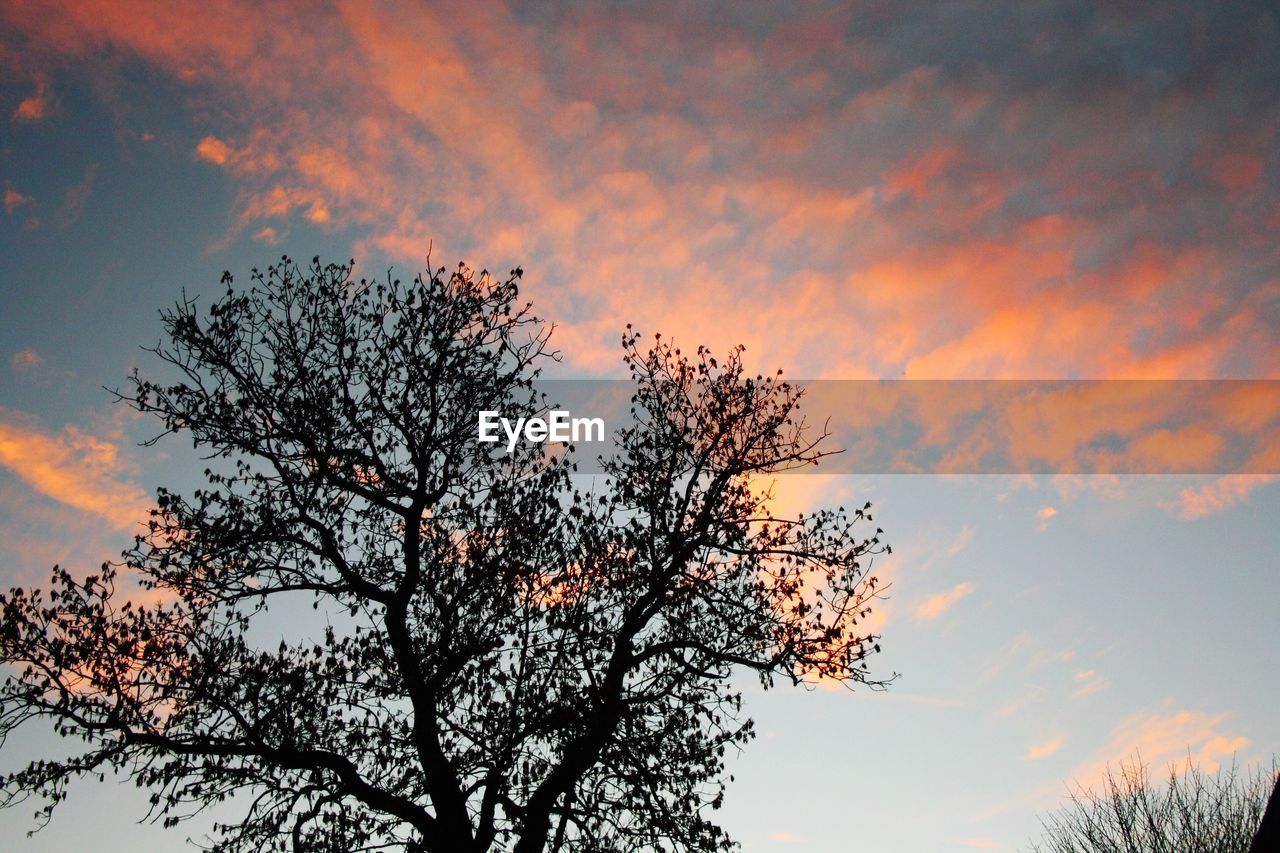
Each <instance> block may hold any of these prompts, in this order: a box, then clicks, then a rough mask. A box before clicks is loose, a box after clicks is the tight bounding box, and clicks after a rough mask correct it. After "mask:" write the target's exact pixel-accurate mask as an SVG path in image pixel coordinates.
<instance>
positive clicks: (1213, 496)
mask: <svg viewBox="0 0 1280 853" xmlns="http://www.w3.org/2000/svg"><path fill="white" fill-rule="evenodd" d="M1277 479H1280V477H1276V476H1275V475H1273V474H1228V475H1226V476H1224V477H1219V478H1217V479H1216V480H1214V481H1213V482H1211V483H1208V484H1206V485H1203V486H1200V487H1199V488H1193V487H1191V486H1187V487H1185V488H1183V489H1182V491H1181V492H1179V494H1178V498H1177V500H1175V501H1168V502H1166V503H1164V504H1162V506H1163V507H1164V508H1165V509H1166V510H1168V511H1169V512H1172V513H1174V514H1176V515H1179V516H1181V517H1182V518H1183V519H1186V520H1187V521H1191V520H1193V519H1197V518H1203V517H1204V516H1206V515H1214V514H1217V513H1221V512H1226V511H1227V510H1228V509H1231V508H1232V507H1234V506H1238V505H1239V504H1242V503H1246V502H1248V500H1249V496H1250V495H1251V494H1253V492H1255V491H1257V490H1258V489H1260V488H1262V487H1263V486H1266V485H1268V484H1270V483H1274V482H1276V480H1277Z"/></svg>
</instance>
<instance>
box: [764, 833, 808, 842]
mask: <svg viewBox="0 0 1280 853" xmlns="http://www.w3.org/2000/svg"><path fill="white" fill-rule="evenodd" d="M769 840H770V841H781V842H783V843H784V844H803V843H804V837H803V836H799V835H796V834H795V833H793V832H771V833H769Z"/></svg>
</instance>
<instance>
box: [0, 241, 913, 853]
mask: <svg viewBox="0 0 1280 853" xmlns="http://www.w3.org/2000/svg"><path fill="white" fill-rule="evenodd" d="M520 277H521V270H519V269H516V270H513V271H512V273H511V275H510V276H509V277H507V278H506V279H504V280H499V279H496V278H494V277H492V276H490V275H489V274H487V273H484V272H481V273H480V274H478V275H477V274H474V273H473V272H472V271H470V270H469V269H467V268H466V267H464V266H460V267H459V268H458V269H457V270H456V271H454V272H452V273H451V274H446V273H445V270H444V269H443V268H440V269H436V270H430V269H429V270H428V274H426V275H425V276H420V277H418V278H416V279H415V280H414V281H413V282H412V283H410V284H402V283H401V282H400V281H398V280H392V279H391V276H390V275H388V277H387V280H386V281H381V282H377V283H372V282H369V281H365V280H360V281H358V282H357V281H356V280H355V279H354V278H353V274H352V266H351V265H341V266H338V265H328V266H321V264H320V262H319V260H318V259H317V260H316V261H314V262H313V264H312V265H311V267H310V268H309V269H308V270H306V271H304V270H302V269H300V268H299V267H297V266H296V265H294V264H293V263H292V262H290V261H289V260H288V259H287V258H285V259H284V260H283V261H282V262H281V263H280V264H278V265H275V266H272V267H270V268H269V269H268V271H267V272H266V273H265V274H262V273H259V272H258V271H256V270H255V271H254V275H253V286H252V287H251V288H250V289H248V290H238V289H237V288H236V286H235V284H234V282H233V280H232V277H231V276H230V274H226V275H224V277H223V283H224V284H225V285H226V289H225V294H224V295H222V296H221V298H219V299H218V300H217V301H216V302H214V303H213V304H211V305H210V306H209V307H208V309H207V312H203V313H202V312H201V311H200V310H199V309H198V306H197V301H196V300H195V299H188V298H187V297H185V296H184V297H183V299H182V300H181V301H180V302H178V303H177V304H176V305H175V306H174V307H173V308H171V309H169V310H167V311H165V312H162V315H161V316H162V319H163V323H164V327H165V330H166V332H167V340H168V343H166V344H162V345H160V346H157V347H156V348H155V349H154V350H152V352H154V353H155V354H156V355H157V356H158V357H159V359H160V360H161V362H162V364H163V365H167V366H166V369H168V370H172V371H175V381H172V382H169V383H161V382H153V381H151V380H149V379H144V378H141V377H140V376H139V375H138V374H137V373H136V372H135V374H134V376H133V378H132V385H131V387H130V389H129V390H128V391H127V392H124V393H121V394H119V396H120V397H121V399H124V400H126V401H127V402H128V403H130V404H131V405H132V406H134V407H136V408H137V409H138V410H139V411H141V412H144V413H151V414H154V415H156V416H158V418H159V419H160V421H162V423H163V425H164V431H163V432H162V433H161V436H163V435H164V434H166V433H185V434H187V435H189V436H190V438H191V440H192V442H193V444H194V446H195V447H196V448H197V449H199V450H200V451H201V452H202V453H204V454H205V456H206V458H207V459H208V460H209V467H208V468H207V469H206V470H205V471H204V479H205V480H206V481H207V482H206V484H205V485H204V487H202V488H200V489H198V490H195V491H194V492H192V493H191V494H190V495H189V496H185V497H184V496H182V495H180V494H178V493H176V492H173V491H168V490H165V489H161V490H159V491H158V493H157V502H156V503H157V505H156V509H155V510H154V512H153V515H152V518H151V520H150V523H149V529H148V531H147V533H146V534H145V535H142V536H140V537H138V539H137V541H136V542H135V543H134V545H133V546H132V547H131V548H130V549H129V550H127V551H125V552H124V554H123V559H122V560H120V561H118V562H115V563H107V564H104V565H103V567H102V570H101V572H100V573H98V574H96V575H92V576H90V577H87V578H85V579H84V580H77V579H75V578H73V577H72V576H71V574H69V573H68V572H66V571H65V570H62V569H56V568H55V570H54V575H53V583H52V585H51V588H50V589H49V591H47V592H42V591H39V590H35V591H29V590H24V589H13V590H11V591H10V592H9V593H8V594H7V595H4V596H0V618H2V620H3V626H2V627H0V653H2V655H3V661H4V663H5V664H6V668H7V669H8V670H9V674H8V676H7V677H6V680H5V682H4V686H3V693H2V694H0V700H2V702H3V717H2V718H0V735H9V734H12V733H13V732H14V731H15V730H17V729H18V728H19V727H20V726H22V725H24V724H26V723H28V722H30V721H34V720H40V719H44V720H47V721H52V723H53V725H54V726H55V727H56V729H57V731H58V732H59V733H60V734H62V735H64V736H67V737H70V738H72V739H73V740H74V741H75V742H76V743H77V744H78V745H77V749H76V751H75V752H73V754H71V755H69V756H67V757H64V758H60V759H57V760H47V761H39V762H35V763H33V764H31V765H30V766H28V767H26V768H25V769H24V770H21V771H20V772H17V773H15V774H13V775H11V776H9V777H8V778H7V779H5V780H4V783H3V791H4V793H5V794H6V796H7V797H8V800H9V801H10V802H12V801H15V800H18V799H21V798H22V797H24V796H29V795H37V796H38V797H40V798H42V802H43V803H44V805H43V807H42V808H41V811H40V812H38V813H37V814H38V817H39V818H40V819H41V820H47V819H48V818H49V815H50V814H51V812H52V810H53V809H54V807H55V806H56V805H57V803H58V802H59V801H60V800H61V799H63V798H64V797H65V791H66V788H65V786H66V784H67V782H68V780H70V779H72V778H74V777H77V776H83V775H87V774H99V773H104V772H105V771H107V770H113V771H115V772H117V773H123V774H127V775H128V776H130V777H132V779H134V780H135V781H136V783H137V784H138V785H140V786H145V787H146V788H148V789H150V791H151V792H152V793H151V802H152V804H153V814H152V817H153V819H156V820H163V821H164V823H165V825H174V824H177V823H178V822H179V821H180V820H181V819H182V818H183V817H184V816H186V815H188V814H190V813H192V812H198V811H200V810H201V809H204V808H206V807H208V806H209V805H211V804H213V803H217V802H222V801H225V800H229V801H230V802H231V803H233V804H237V805H238V806H239V807H240V808H241V809H242V811H243V818H242V819H240V820H238V821H237V822H235V823H234V824H231V825H218V826H217V828H216V834H215V836H214V841H215V842H216V843H215V846H214V849H217V850H249V849H252V850H258V849H268V848H269V849H284V848H288V847H290V846H291V847H292V848H294V849H306V850H342V851H348V850H357V849H374V848H379V847H402V848H404V849H410V850H422V851H450V853H452V851H486V850H514V851H518V853H530V851H541V850H548V849H550V850H574V851H605V850H626V851H630V850H645V849H648V850H658V849H663V850H666V849H677V850H718V849H725V848H727V847H729V846H731V844H730V841H729V839H728V838H727V837H726V835H725V833H724V832H723V831H721V830H720V829H719V828H718V827H716V826H715V825H714V824H713V823H711V822H710V820H709V818H708V810H709V808H714V807H716V806H718V805H719V804H720V802H721V798H722V796H723V793H724V789H725V784H726V781H727V780H726V778H725V766H724V762H723V757H724V755H725V751H726V749H727V748H730V747H736V746H738V745H740V744H742V743H743V742H744V741H746V740H747V739H748V738H749V737H750V736H751V724H750V721H749V719H746V718H745V716H744V715H743V714H742V713H741V697H740V693H739V692H738V690H737V689H735V687H734V682H733V680H732V676H733V673H734V672H735V671H739V672H741V671H750V672H754V673H755V674H757V675H758V676H759V678H760V680H761V681H762V682H763V683H764V684H765V685H766V686H768V685H770V684H772V683H773V681H774V679H777V678H781V679H784V680H787V681H790V682H794V683H800V682H803V681H806V680H812V679H815V678H821V679H826V680H829V681H834V682H839V683H843V684H845V685H849V686H852V685H857V684H862V685H867V686H875V687H878V686H881V685H883V683H884V682H883V681H878V680H876V679H874V678H872V676H871V675H870V673H869V671H868V669H867V664H866V658H867V657H868V655H870V654H871V653H873V652H874V651H878V649H879V647H878V645H877V639H878V638H877V637H875V636H873V635H871V634H869V633H864V632H863V631H861V630H860V628H859V625H860V622H861V620H862V619H863V617H865V615H866V614H867V612H868V606H869V604H870V602H871V600H872V599H873V598H874V597H875V596H876V594H877V589H876V581H875V579H874V577H873V576H871V575H869V574H868V568H869V565H870V563H871V561H872V559H873V558H874V557H875V555H877V554H879V553H881V552H882V551H887V550H888V549H887V547H886V546H884V545H882V544H881V543H880V540H879V534H880V531H879V530H876V532H875V533H874V534H871V535H869V536H865V537H862V538H859V536H858V535H855V534H856V530H855V526H858V525H861V524H864V523H867V522H869V521H870V520H871V519H870V516H869V515H868V514H867V509H868V508H869V506H870V505H869V504H868V505H867V506H866V507H863V508H861V509H858V510H856V511H852V512H846V511H845V510H844V509H843V508H841V509H839V510H831V511H821V512H817V513H814V514H811V515H803V514H796V515H794V516H789V517H782V516H776V517H775V516H773V515H770V513H769V505H768V500H767V498H768V495H767V492H762V491H761V488H760V486H759V478H760V477H762V476H767V475H769V474H772V473H775V472H779V471H782V470H785V469H788V468H791V467H795V466H801V465H810V464H815V463H816V462H818V461H819V460H820V459H821V458H822V457H823V456H824V455H825V454H826V451H824V450H822V449H820V448H819V447H818V442H819V441H820V439H821V436H817V437H816V438H813V439H812V440H811V438H810V432H809V430H808V429H807V428H806V426H805V424H804V421H803V419H802V418H800V416H799V414H798V409H797V406H798V402H799V397H800V394H799V392H798V391H797V390H796V389H795V388H794V387H792V386H790V385H789V384H788V383H786V382H784V381H782V380H781V379H780V378H779V377H778V376H771V377H765V376H754V377H753V376H749V375H748V374H747V373H746V371H745V369H744V366H743V362H742V358H741V349H738V350H735V351H733V352H731V353H730V354H729V355H728V357H727V358H724V359H721V360H717V359H716V358H715V357H714V356H712V355H711V354H710V353H709V352H707V351H706V350H703V349H698V350H697V352H696V353H695V354H693V355H687V354H683V353H682V352H681V351H680V350H679V349H676V348H674V347H673V346H672V345H670V344H669V343H667V342H665V341H663V340H662V339H661V338H660V337H659V336H655V338H654V342H653V344H652V346H650V347H649V348H648V349H646V350H643V351H642V349H641V348H640V346H639V344H640V339H639V336H638V335H637V334H636V333H635V332H633V331H632V330H631V329H630V328H629V327H628V331H627V332H626V334H625V335H624V338H623V341H622V344H623V353H622V356H623V359H624V361H625V362H626V364H627V366H628V367H629V370H630V374H631V377H632V379H633V381H634V397H633V406H634V412H635V415H636V422H635V423H634V424H632V425H631V426H627V427H622V428H620V429H618V431H617V434H616V436H615V440H616V443H617V453H616V454H614V455H611V456H610V457H609V458H608V459H607V460H605V462H604V466H605V469H604V470H605V473H604V475H602V476H600V477H598V478H595V479H592V480H587V479H585V478H584V477H582V476H581V475H578V476H575V474H574V471H575V462H574V459H575V455H574V453H575V451H574V450H573V449H572V448H567V449H565V450H564V451H563V452H547V451H546V449H545V448H544V447H542V446H539V445H533V444H529V445H521V446H519V447H518V448H517V449H516V450H515V452H514V453H512V454H507V453H506V452H504V451H505V447H496V446H495V445H492V444H482V443H480V442H478V441H477V413H478V412H479V411H483V410H496V411H501V412H521V413H530V412H533V411H537V410H539V409H540V408H541V407H542V405H543V403H544V402H545V401H543V400H541V399H540V398H539V397H538V395H537V394H536V392H535V389H534V386H533V384H532V383H533V380H534V379H535V378H536V377H537V376H538V374H539V370H540V369H541V365H542V364H543V363H545V362H546V360H547V359H549V358H554V357H555V355H556V354H555V353H553V352H552V351H551V350H550V349H549V343H548V341H549V335H550V329H549V328H548V327H547V326H545V325H544V324H543V323H542V322H541V321H539V320H538V319H536V318H535V317H534V316H533V315H532V314H531V313H530V306H529V305H524V306H523V307H521V305H520V303H518V301H517V296H518V294H517V285H518V281H519V279H520ZM161 436H157V438H160V437H161ZM857 529H859V530H860V529H861V528H860V527H858V528H857ZM129 579H134V580H136V581H137V582H140V583H141V584H142V585H143V586H144V587H146V588H147V589H149V590H150V596H151V598H152V599H154V600H153V601H151V602H150V603H146V602H143V603H138V602H136V601H134V600H131V599H130V597H129V596H128V595H127V594H126V592H122V591H121V590H122V589H124V588H125V581H127V580H129ZM299 600H303V601H307V602H309V603H310V605H311V607H312V608H313V609H314V611H315V612H314V613H313V614H312V616H313V617H314V618H313V622H312V623H306V622H304V621H302V620H301V619H300V618H299V617H298V615H297V614H298V612H299V610H302V611H303V612H308V613H310V611H308V610H306V609H305V608H298V607H297V606H296V605H297V602H298V601H299ZM281 614H285V616H284V617H282V616H281ZM282 635H283V638H282Z"/></svg>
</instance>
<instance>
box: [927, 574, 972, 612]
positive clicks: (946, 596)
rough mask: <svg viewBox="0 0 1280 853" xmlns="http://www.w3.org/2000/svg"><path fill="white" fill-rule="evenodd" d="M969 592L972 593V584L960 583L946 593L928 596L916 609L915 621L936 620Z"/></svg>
mask: <svg viewBox="0 0 1280 853" xmlns="http://www.w3.org/2000/svg"><path fill="white" fill-rule="evenodd" d="M971 592H973V584H971V583H960V584H956V586H954V587H953V588H951V589H950V590H948V591H947V592H940V593H938V594H937V595H933V596H930V597H929V598H927V599H926V600H925V601H924V602H923V603H922V604H921V605H920V606H919V607H917V608H916V619H917V620H920V621H924V620H927V619H936V618H938V617H939V616H941V615H942V614H943V613H946V612H947V611H948V610H950V609H951V606H952V605H954V604H955V603H956V602H957V601H959V600H960V599H962V598H964V597H965V596H967V595H969V593H971Z"/></svg>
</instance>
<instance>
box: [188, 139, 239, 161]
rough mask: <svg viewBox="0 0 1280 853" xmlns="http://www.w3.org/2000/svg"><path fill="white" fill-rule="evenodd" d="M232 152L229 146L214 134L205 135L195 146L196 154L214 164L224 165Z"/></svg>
mask: <svg viewBox="0 0 1280 853" xmlns="http://www.w3.org/2000/svg"><path fill="white" fill-rule="evenodd" d="M233 153H234V151H233V149H232V148H231V146H230V145H228V144H227V143H225V142H223V141H222V140H221V139H219V138H218V137H216V136H206V137H205V138H204V139H201V140H200V144H199V145H197V146H196V156H197V157H199V158H200V159H201V160H205V161H207V162H209V163H213V164H214V165H215V166H225V165H226V164H227V162H228V161H230V160H231V157H232V154H233Z"/></svg>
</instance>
